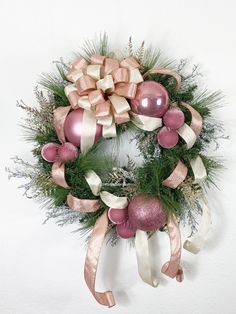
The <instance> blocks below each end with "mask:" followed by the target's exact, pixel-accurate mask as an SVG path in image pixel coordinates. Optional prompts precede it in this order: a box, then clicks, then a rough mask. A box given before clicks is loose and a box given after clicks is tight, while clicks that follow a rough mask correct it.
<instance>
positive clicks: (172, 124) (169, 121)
mask: <svg viewBox="0 0 236 314" xmlns="http://www.w3.org/2000/svg"><path fill="white" fill-rule="evenodd" d="M184 120H185V117H184V113H183V111H181V110H180V109H178V108H171V109H169V110H167V111H166V113H165V115H164V117H163V122H164V124H165V126H167V127H169V128H171V129H178V128H180V127H181V126H183V124H184Z"/></svg>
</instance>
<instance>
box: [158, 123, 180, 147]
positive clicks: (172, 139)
mask: <svg viewBox="0 0 236 314" xmlns="http://www.w3.org/2000/svg"><path fill="white" fill-rule="evenodd" d="M157 141H158V143H159V145H160V146H162V147H163V148H172V147H174V146H175V145H177V143H178V141H179V134H178V133H177V132H176V131H175V130H172V129H170V128H167V127H166V126H164V127H163V128H161V130H160V131H159V132H158V134H157Z"/></svg>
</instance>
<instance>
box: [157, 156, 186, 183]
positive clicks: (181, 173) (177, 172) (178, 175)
mask: <svg viewBox="0 0 236 314" xmlns="http://www.w3.org/2000/svg"><path fill="white" fill-rule="evenodd" d="M187 173H188V168H187V167H186V166H185V164H183V163H182V161H180V160H179V161H178V163H177V166H176V167H175V169H174V170H173V172H172V173H171V174H170V176H169V177H168V178H166V179H165V180H164V181H162V184H163V185H165V186H167V187H169V188H171V189H176V188H177V187H178V186H179V185H180V184H181V183H182V182H183V181H184V180H185V178H186V176H187Z"/></svg>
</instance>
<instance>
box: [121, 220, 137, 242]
mask: <svg viewBox="0 0 236 314" xmlns="http://www.w3.org/2000/svg"><path fill="white" fill-rule="evenodd" d="M116 232H117V234H118V235H119V236H120V237H121V238H123V239H129V238H132V237H134V235H135V233H136V229H135V228H134V227H133V226H132V225H131V223H130V222H129V220H127V221H126V222H123V223H122V224H120V225H117V226H116Z"/></svg>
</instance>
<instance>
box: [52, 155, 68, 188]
mask: <svg viewBox="0 0 236 314" xmlns="http://www.w3.org/2000/svg"><path fill="white" fill-rule="evenodd" d="M52 181H53V182H54V183H55V184H57V185H59V186H61V187H63V188H65V189H68V188H69V185H68V184H67V182H66V179H65V164H64V163H63V162H61V161H56V162H54V164H53V165H52Z"/></svg>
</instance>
